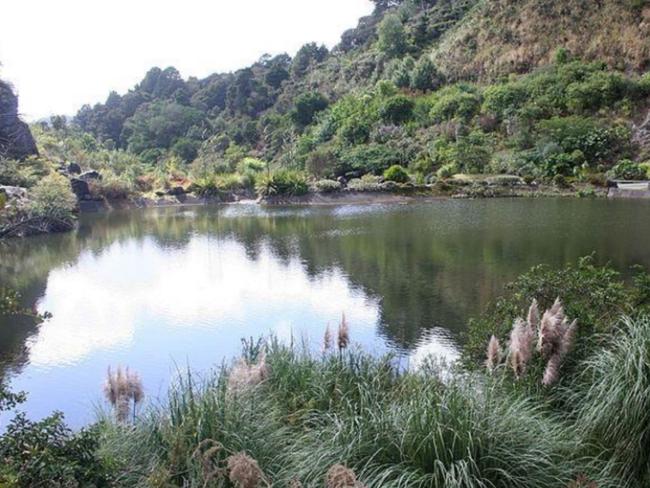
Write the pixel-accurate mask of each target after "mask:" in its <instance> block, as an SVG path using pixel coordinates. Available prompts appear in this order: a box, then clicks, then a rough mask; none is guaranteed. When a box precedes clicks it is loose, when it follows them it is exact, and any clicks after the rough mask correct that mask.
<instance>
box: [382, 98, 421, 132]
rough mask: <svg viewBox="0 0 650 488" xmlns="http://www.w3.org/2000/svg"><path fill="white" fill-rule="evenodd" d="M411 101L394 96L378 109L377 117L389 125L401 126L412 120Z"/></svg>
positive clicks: (412, 104)
mask: <svg viewBox="0 0 650 488" xmlns="http://www.w3.org/2000/svg"><path fill="white" fill-rule="evenodd" d="M414 106H415V103H414V102H413V100H412V99H411V98H409V97H407V96H405V95H395V96H394V97H390V98H389V99H388V100H386V101H385V102H384V103H383V105H382V106H381V107H380V108H379V116H380V117H381V118H382V120H383V121H384V122H387V123H390V124H395V125H399V124H403V123H404V122H408V121H409V120H411V119H412V118H413V107H414Z"/></svg>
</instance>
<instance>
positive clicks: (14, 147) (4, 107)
mask: <svg viewBox="0 0 650 488" xmlns="http://www.w3.org/2000/svg"><path fill="white" fill-rule="evenodd" d="M0 114H2V115H1V116H0V155H3V156H6V157H8V158H11V159H25V158H26V157H27V156H31V155H38V149H36V142H35V141H34V138H33V137H32V133H31V132H30V130H29V126H28V125H27V124H26V123H25V122H23V121H22V120H20V119H19V118H18V97H17V96H16V95H15V94H14V92H13V90H12V89H11V86H9V84H7V83H5V82H3V81H0Z"/></svg>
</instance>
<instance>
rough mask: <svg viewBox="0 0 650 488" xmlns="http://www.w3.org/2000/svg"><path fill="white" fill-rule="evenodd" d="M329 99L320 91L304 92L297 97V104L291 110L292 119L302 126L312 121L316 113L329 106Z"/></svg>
mask: <svg viewBox="0 0 650 488" xmlns="http://www.w3.org/2000/svg"><path fill="white" fill-rule="evenodd" d="M327 105H328V102H327V99H326V98H325V97H324V96H323V95H321V94H320V93H318V92H310V93H303V94H302V95H300V96H299V97H298V98H297V99H296V106H295V108H294V110H293V112H291V119H292V120H293V121H294V123H295V124H296V125H298V126H300V127H305V126H307V125H309V124H311V123H312V121H313V120H314V115H316V113H318V112H320V111H322V110H325V109H326V108H327Z"/></svg>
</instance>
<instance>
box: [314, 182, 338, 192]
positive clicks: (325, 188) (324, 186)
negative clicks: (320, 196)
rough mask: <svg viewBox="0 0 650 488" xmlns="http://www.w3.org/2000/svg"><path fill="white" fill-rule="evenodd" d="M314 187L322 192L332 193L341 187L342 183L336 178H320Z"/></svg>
mask: <svg viewBox="0 0 650 488" xmlns="http://www.w3.org/2000/svg"><path fill="white" fill-rule="evenodd" d="M314 188H315V190H316V191H318V192H320V193H332V192H335V191H339V190H340V189H341V183H339V182H338V181H336V180H318V181H317V182H316V183H314Z"/></svg>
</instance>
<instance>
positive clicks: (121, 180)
mask: <svg viewBox="0 0 650 488" xmlns="http://www.w3.org/2000/svg"><path fill="white" fill-rule="evenodd" d="M88 186H89V187H90V192H91V194H92V195H93V196H95V197H99V198H106V199H107V200H126V199H128V198H130V197H131V196H132V195H133V193H134V192H135V187H134V184H133V183H132V182H131V181H130V180H128V179H127V178H125V177H122V176H117V175H115V174H114V173H104V174H103V175H102V179H98V180H93V181H91V182H90V183H89V185H88Z"/></svg>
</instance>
